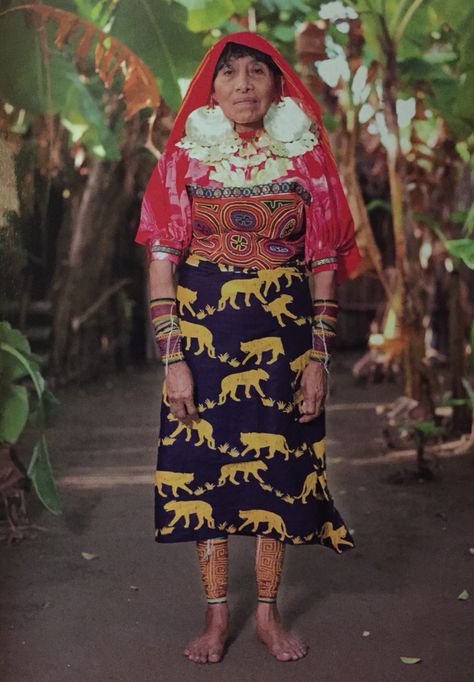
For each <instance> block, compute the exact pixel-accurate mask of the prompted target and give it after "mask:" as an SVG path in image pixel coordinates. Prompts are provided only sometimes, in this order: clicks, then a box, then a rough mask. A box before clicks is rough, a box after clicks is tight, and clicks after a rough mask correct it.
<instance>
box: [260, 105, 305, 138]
mask: <svg viewBox="0 0 474 682" xmlns="http://www.w3.org/2000/svg"><path fill="white" fill-rule="evenodd" d="M263 125H264V127H265V130H266V131H267V133H268V134H269V135H271V137H273V138H275V140H278V141H279V142H294V141H295V140H299V139H300V138H301V137H303V135H304V134H305V133H307V132H308V131H309V129H310V128H311V119H310V118H309V116H307V115H306V114H305V113H304V111H303V110H302V109H301V107H299V106H298V104H297V103H296V101H295V100H294V99H293V98H292V97H282V98H281V100H280V101H279V103H278V104H271V105H270V108H269V109H268V111H267V113H266V114H265V116H264V117H263Z"/></svg>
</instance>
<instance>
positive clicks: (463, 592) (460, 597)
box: [458, 590, 469, 601]
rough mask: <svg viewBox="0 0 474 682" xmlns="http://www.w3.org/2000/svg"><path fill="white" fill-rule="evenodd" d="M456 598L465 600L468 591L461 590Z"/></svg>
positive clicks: (467, 597)
mask: <svg viewBox="0 0 474 682" xmlns="http://www.w3.org/2000/svg"><path fill="white" fill-rule="evenodd" d="M458 599H462V601H466V599H469V592H468V591H467V590H463V591H462V592H461V594H458Z"/></svg>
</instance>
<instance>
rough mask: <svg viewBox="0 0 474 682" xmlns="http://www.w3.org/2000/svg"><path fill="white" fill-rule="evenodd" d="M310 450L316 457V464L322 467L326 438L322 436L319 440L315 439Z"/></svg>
mask: <svg viewBox="0 0 474 682" xmlns="http://www.w3.org/2000/svg"><path fill="white" fill-rule="evenodd" d="M311 450H312V452H313V455H314V456H315V457H316V459H317V460H318V464H319V465H320V466H322V467H324V464H325V462H324V459H325V458H324V453H325V452H326V438H322V439H321V440H317V441H315V442H314V443H313V444H312V445H311Z"/></svg>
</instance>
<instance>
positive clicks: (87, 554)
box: [81, 552, 99, 561]
mask: <svg viewBox="0 0 474 682" xmlns="http://www.w3.org/2000/svg"><path fill="white" fill-rule="evenodd" d="M81 556H82V558H83V559H87V561H91V560H92V559H97V557H98V556H99V555H98V554H91V553H90V552H81Z"/></svg>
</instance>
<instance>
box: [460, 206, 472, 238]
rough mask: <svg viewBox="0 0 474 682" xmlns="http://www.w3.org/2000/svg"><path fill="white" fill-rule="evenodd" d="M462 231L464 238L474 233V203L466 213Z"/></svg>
mask: <svg viewBox="0 0 474 682" xmlns="http://www.w3.org/2000/svg"><path fill="white" fill-rule="evenodd" d="M462 231H463V234H464V235H465V236H466V237H469V236H470V235H471V234H472V233H473V232H474V203H472V204H471V206H470V208H469V211H468V212H467V216H466V221H465V223H464V227H463V228H462Z"/></svg>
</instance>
